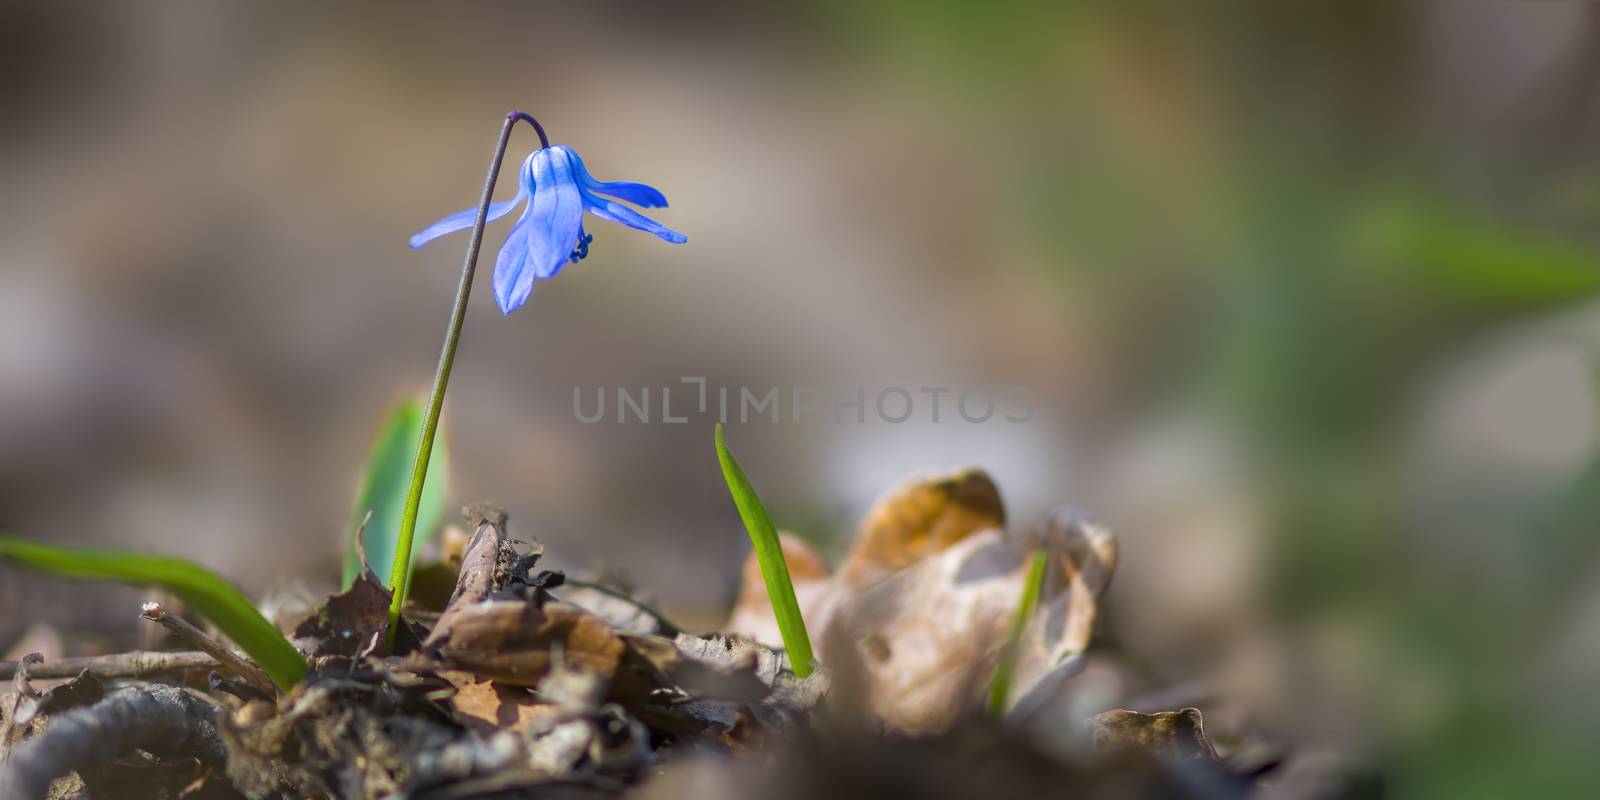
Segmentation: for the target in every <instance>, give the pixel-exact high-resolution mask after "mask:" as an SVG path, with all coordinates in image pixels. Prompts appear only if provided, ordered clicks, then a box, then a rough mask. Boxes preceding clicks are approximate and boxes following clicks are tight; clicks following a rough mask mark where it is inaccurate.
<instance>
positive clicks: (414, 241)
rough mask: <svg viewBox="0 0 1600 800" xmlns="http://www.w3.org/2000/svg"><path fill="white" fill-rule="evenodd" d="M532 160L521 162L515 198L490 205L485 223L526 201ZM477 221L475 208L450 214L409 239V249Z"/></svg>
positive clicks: (530, 178) (530, 158)
mask: <svg viewBox="0 0 1600 800" xmlns="http://www.w3.org/2000/svg"><path fill="white" fill-rule="evenodd" d="M532 160H533V156H528V160H527V161H524V162H522V171H521V175H520V176H519V177H520V180H518V181H517V194H516V196H514V197H512V198H511V199H510V200H502V201H500V202H498V203H490V204H489V215H488V216H487V217H486V218H485V219H484V221H485V222H488V221H490V220H497V219H499V218H501V217H503V216H505V215H506V214H507V213H509V212H510V211H511V209H513V208H516V206H517V204H518V203H520V202H522V201H523V200H526V199H528V192H529V191H530V190H531V189H532V185H531V181H532V173H531V172H530V171H529V170H528V164H529V162H531V161H532ZM477 221H478V209H477V207H476V206H474V207H472V208H469V209H465V210H463V211H457V212H456V213H454V214H451V215H449V216H447V217H445V218H443V219H441V220H439V221H438V222H435V223H433V224H432V225H429V226H428V227H426V228H423V229H422V230H421V232H419V233H417V235H415V236H413V237H411V248H412V249H413V250H414V249H416V248H418V247H421V246H423V245H425V244H427V243H428V242H431V241H433V240H434V239H437V238H439V237H440V236H443V235H445V234H447V233H455V232H456V231H459V230H465V229H467V228H470V227H472V225H473V223H475V222H477Z"/></svg>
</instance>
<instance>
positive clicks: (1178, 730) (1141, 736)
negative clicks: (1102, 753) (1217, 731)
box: [1094, 708, 1218, 761]
mask: <svg viewBox="0 0 1600 800" xmlns="http://www.w3.org/2000/svg"><path fill="white" fill-rule="evenodd" d="M1094 746H1095V749H1096V750H1116V749H1119V748H1123V747H1137V748H1140V749H1142V750H1148V751H1149V752H1152V753H1155V754H1156V755H1159V756H1163V757H1166V758H1198V759H1202V760H1205V761H1217V760H1218V757H1217V751H1216V749H1215V748H1213V747H1212V746H1211V742H1210V741H1208V740H1207V739H1206V731H1205V725H1204V723H1203V722H1202V720H1201V718H1200V709H1198V708H1185V709H1183V710H1181V711H1162V712H1160V713H1156V714H1140V713H1139V712H1137V711H1127V710H1124V709H1117V710H1115V711H1107V712H1105V713H1104V714H1101V715H1099V716H1097V717H1095V718H1094Z"/></svg>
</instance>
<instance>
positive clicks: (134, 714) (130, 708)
mask: <svg viewBox="0 0 1600 800" xmlns="http://www.w3.org/2000/svg"><path fill="white" fill-rule="evenodd" d="M216 714H217V709H216V708H215V707H213V706H211V705H210V704H208V703H206V702H205V701H203V700H201V699H199V698H197V697H196V696H194V695H192V694H190V693H189V692H186V691H184V690H183V689H180V688H178V687H176V686H166V685H154V686H149V687H130V688H126V689H119V690H117V691H116V692H113V693H111V694H110V695H108V696H106V698H105V699H104V700H101V701H100V702H98V703H95V704H94V705H92V706H89V707H88V708H80V709H76V710H73V711H68V712H65V713H63V714H61V715H59V716H57V717H55V718H54V719H52V720H51V721H50V725H49V727H47V728H46V729H45V731H44V733H42V734H40V735H38V736H35V737H34V738H32V739H29V740H28V741H26V742H23V743H22V744H19V745H17V747H16V749H15V750H13V751H12V758H11V761H10V762H9V763H7V764H6V765H5V766H3V767H0V797H5V798H8V800H10V799H11V798H16V800H43V798H44V797H45V795H46V793H47V792H48V791H49V789H50V782H51V781H53V780H55V779H56V778H59V777H61V776H62V775H65V774H67V773H69V772H74V771H77V770H82V769H89V768H93V767H97V766H103V765H105V764H107V763H109V762H110V761H111V760H112V759H115V758H117V757H118V756H121V755H123V754H124V753H127V752H129V751H130V750H133V749H135V748H137V749H139V750H144V751H146V752H149V753H152V754H155V755H157V756H160V757H162V758H182V757H193V758H196V759H199V761H200V763H202V764H208V765H215V764H221V763H222V761H223V759H224V758H225V755H226V754H225V751H224V749H223V745H222V741H221V740H220V739H219V738H218V737H217V729H216Z"/></svg>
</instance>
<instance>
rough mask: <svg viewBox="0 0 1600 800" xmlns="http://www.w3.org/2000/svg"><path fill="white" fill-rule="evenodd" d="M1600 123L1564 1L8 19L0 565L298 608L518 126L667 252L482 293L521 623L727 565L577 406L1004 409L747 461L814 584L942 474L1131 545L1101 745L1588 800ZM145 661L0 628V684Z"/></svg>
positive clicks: (596, 252)
mask: <svg viewBox="0 0 1600 800" xmlns="http://www.w3.org/2000/svg"><path fill="white" fill-rule="evenodd" d="M1597 78H1600V14H1597V7H1596V5H1595V4H1593V3H1589V2H1579V1H1578V0H1573V1H1572V2H1565V1H1563V0H1547V1H1545V2H1509V0H1499V1H1494V0H1438V1H1437V2H1424V3H1408V2H1381V1H1380V2H1332V1H1330V2H1312V3H1279V2H1272V1H1271V0H1235V1H1232V2H1213V3H1204V4H1201V3H1192V2H1185V1H1184V0H1172V1H1171V2H1149V3H1133V4H1112V3H1105V4H1095V3H1039V4H1034V3H1021V2H995V3H963V2H957V1H956V0H949V1H948V2H947V1H945V0H938V1H937V2H919V3H894V2H885V3H852V2H824V3H815V4H801V5H799V6H797V7H794V8H787V9H785V8H781V7H779V6H776V5H765V4H741V3H691V4H664V3H663V4H637V5H635V4H620V3H611V2H587V3H574V4H563V5H556V4H545V3H540V4H533V3H525V4H490V3H483V4H449V5H440V6H435V7H431V8H421V7H408V6H405V5H403V4H381V5H380V4H371V5H364V4H352V5H341V6H339V7H332V6H331V5H328V4H304V5H302V4H293V3H274V4H261V5H256V6H245V5H243V4H228V3H201V2H139V3H93V4H90V3H68V2H19V1H18V0H11V1H10V2H6V3H4V4H3V5H0V176H3V180H0V415H3V417H0V526H3V527H4V528H6V529H8V530H10V531H12V532H15V533H19V534H23V535H26V536H29V537H33V538H37V539H40V540H45V541H50V542H54V543H61V544H75V545H87V544H96V545H115V546H118V547H126V548H132V549H140V550H149V551H157V552H164V553H174V554H183V555H187V556H189V557H191V558H193V559H195V560H198V561H201V562H203V563H205V564H207V565H209V566H212V567H214V568H216V569H217V570H219V571H220V572H222V573H223V574H225V575H227V576H229V577H230V578H233V579H234V580H236V581H237V582H238V583H240V584H241V585H242V586H244V587H246V588H247V589H249V590H251V591H254V592H269V591H273V590H276V589H280V588H282V587H284V586H286V585H303V586H306V587H309V588H310V589H312V590H320V589H325V588H327V587H328V586H330V585H331V584H332V583H333V582H334V581H335V580H336V576H337V570H338V563H339V557H340V553H341V544H342V543H341V537H342V536H343V531H344V527H345V524H346V522H347V519H348V516H349V514H350V504H351V502H352V500H353V498H354V495H355V491H356V482H357V472H358V469H359V466H360V464H361V462H362V459H363V457H364V453H365V451H366V448H367V447H368V445H369V444H370V442H371V440H372V437H373V435H374V433H375V431H376V428H377V425H378V423H379V420H380V417H381V415H382V414H383V411H384V409H385V408H386V407H387V406H388V405H389V404H390V403H391V402H392V401H393V400H394V399H395V398H397V397H400V396H403V395H405V394H407V393H418V392H422V391H425V389H426V386H427V382H428V380H429V378H430V377H431V375H432V370H433V361H434V358H435V355H436V353H437V350H438V342H439V337H440V334H441V332H442V329H443V326H444V322H445V319H446V317H447V314H448V310H449V305H450V297H451V294H452V291H453V286H454V284H455V281H456V277H457V269H458V266H459V259H460V253H461V248H462V247H463V246H464V237H460V236H458V237H455V238H452V239H448V240H444V241H441V242H438V243H436V244H434V245H431V246H430V247H428V248H426V249H424V250H421V251H412V250H409V249H408V248H407V247H406V244H405V243H406V239H407V237H408V236H409V235H410V234H411V233H412V232H414V231H415V230H417V229H419V228H420V227H421V226H423V225H424V224H426V223H428V222H430V221H432V220H433V219H435V218H436V217H438V216H440V215H442V214H443V213H446V212H449V211H454V210H456V209H458V208H462V207H465V206H467V205H469V204H470V203H472V202H473V201H474V200H475V199H476V195H477V191H478V187H479V185H480V181H481V179H482V171H483V169H484V164H485V162H486V159H487V157H488V155H489V152H488V151H489V148H490V145H491V144H492V143H493V140H494V136H495V132H496V130H497V128H498V126H499V123H500V119H501V117H502V115H503V114H504V113H505V112H506V111H507V110H508V109H510V108H513V107H515V108H521V109H524V110H528V111H530V112H533V113H535V114H537V115H538V116H539V117H540V118H541V119H542V120H543V121H544V122H545V124H546V126H547V127H548V128H549V129H550V131H551V133H552V135H553V137H554V139H555V140H556V141H557V142H562V143H567V144H571V145H574V146H576V147H578V148H579V149H580V150H581V151H582V152H583V154H584V156H585V158H586V160H587V161H588V164H589V166H590V168H591V169H592V170H593V171H594V172H595V173H596V174H597V175H599V176H600V177H601V178H602V179H631V180H641V181H646V182H649V183H652V184H654V185H656V186H659V187H661V188H662V189H663V190H664V191H665V192H666V193H667V195H668V196H669V198H670V199H671V200H672V207H671V208H670V209H664V210H661V211H660V213H659V214H658V215H657V217H658V218H659V219H661V220H662V221H663V222H665V223H666V224H668V225H670V226H672V227H674V228H676V229H678V230H682V231H684V232H686V233H687V234H688V236H689V243H688V244H687V245H686V246H683V247H669V246H666V245H664V244H662V243H660V242H658V241H656V240H654V239H652V238H650V237H648V236H645V235H643V234H639V233H636V232H633V231H629V230H626V229H623V228H620V227H617V226H613V225H606V224H603V223H595V224H591V225H590V231H591V232H592V233H594V234H595V235H596V240H595V243H594V246H593V249H592V255H591V258H590V260H588V261H585V262H583V263H581V264H579V265H576V266H573V267H569V268H568V270H567V271H566V272H565V273H563V274H562V275H561V276H560V278H559V279H558V280H556V281H553V282H550V283H545V284H541V285H540V286H539V287H538V288H537V290H536V291H535V293H534V296H533V298H532V300H531V302H530V304H529V305H528V306H527V307H526V308H525V309H524V310H522V311H520V312H518V313H517V314H515V315H514V316H511V317H502V316H500V315H499V313H498V312H497V311H496V309H495V308H494V306H493V302H492V299H491V297H490V295H489V292H488V291H487V282H485V281H480V284H479V287H478V293H477V295H476V296H475V297H474V298H473V305H472V309H471V315H470V316H469V319H468V322H467V328H466V335H465V340H464V344H463V349H462V351H461V357H460V359H459V361H458V363H457V369H456V373H455V378H454V382H453V384H452V389H451V393H450V396H449V402H448V404H447V409H446V427H447V432H448V436H449V440H450V452H451V460H452V470H451V476H450V478H451V495H452V498H453V500H456V501H468V500H493V501H496V502H499V503H501V504H503V505H505V506H506V507H507V508H508V509H509V510H510V512H511V515H512V522H513V528H514V532H516V533H519V534H521V535H526V536H534V537H538V538H539V539H541V540H543V541H544V542H545V543H546V545H547V548H548V553H549V560H548V562H547V563H548V564H549V565H551V566H556V567H565V568H568V569H574V570H594V571H600V572H604V573H606V574H609V575H612V576H616V577H618V578H622V579H626V580H628V581H630V582H632V583H633V584H634V585H637V586H639V587H641V588H642V589H644V590H646V591H648V592H649V593H651V594H652V595H654V596H655V597H658V598H659V599H660V601H661V604H662V605H663V607H664V608H665V609H666V610H667V611H668V612H669V613H671V614H674V615H677V616H680V617H681V618H683V619H685V620H691V621H695V622H698V623H700V624H703V625H706V626H711V625H714V624H716V621H717V619H718V617H719V615H721V614H722V613H725V610H726V608H727V606H728V605H729V604H730V603H731V601H732V598H733V594H734V591H735V585H734V584H735V581H736V576H737V570H738V565H739V563H740V562H741V561H742V559H743V558H744V555H745V553H746V552H747V549H748V544H747V542H746V540H745V537H744V533H743V531H742V529H741V527H740V526H739V523H738V520H737V517H736V515H735V513H734V511H733V508H732V506H731V503H730V502H729V500H728V497H727V494H726V490H725V489H724V487H723V485H722V482H721V477H720V475H719V473H718V471H717V468H716V466H715V461H714V457H713V453H712V448H711V429H710V419H709V418H707V417H693V418H691V421H690V422H689V423H687V424H681V425H669V424H651V425H641V424H636V423H634V424H615V423H613V422H605V423H601V424H594V425H585V424H582V423H581V422H579V421H578V420H577V419H576V417H575V415H574V413H573V409H572V391H573V389H574V387H578V388H580V389H583V390H585V391H589V392H592V391H594V390H595V389H596V388H597V387H609V388H610V389H611V390H614V387H619V386H625V387H633V388H638V387H647V386H648V387H660V386H674V385H677V383H678V381H679V379H680V377H683V376H704V377H706V378H707V380H708V382H709V383H710V385H711V386H713V387H716V386H730V387H751V388H753V389H756V390H764V389H765V388H767V387H782V388H785V389H787V388H788V387H796V386H818V387H829V386H839V387H848V388H850V389H853V388H854V387H857V386H861V387H866V388H867V389H868V391H869V392H870V391H873V390H874V389H875V388H877V387H884V386H889V385H900V386H907V387H912V388H916V387H921V386H954V387H968V386H992V387H999V388H1005V387H1012V386H1025V387H1028V388H1030V389H1031V390H1033V391H1034V393H1035V395H1034V401H1033V406H1034V409H1035V412H1036V414H1035V416H1034V418H1033V419H1032V420H1031V421H1030V422H1028V423H1027V424H1007V423H1004V422H1000V421H991V422H989V423H985V424H967V423H964V422H962V421H961V420H960V419H959V418H955V417H953V416H952V415H950V414H949V413H948V408H947V409H946V413H945V415H944V416H943V417H942V419H941V422H940V423H939V424H933V423H931V422H930V421H929V419H928V417H927V415H926V413H925V412H924V413H919V414H918V415H917V417H916V418H915V419H914V420H913V421H912V422H908V423H905V424H900V425H890V424H883V423H881V422H880V423H876V424H873V423H871V422H869V423H868V424H855V423H853V422H846V423H843V424H836V423H834V422H832V421H831V420H830V419H829V415H827V414H822V415H819V416H816V417H812V418H810V419H808V420H806V421H803V422H801V423H798V424H795V423H783V424H772V423H754V422H752V423H750V424H746V425H735V426H734V427H733V428H732V429H731V430H730V441H731V442H732V444H733V446H734V448H735V450H736V451H737V452H738V453H739V455H740V456H741V459H742V460H743V462H744V466H745V468H746V470H747V471H748V472H749V473H750V474H751V475H752V477H753V478H754V480H755V482H756V484H757V486H758V487H759V488H760V489H761V490H762V492H763V495H764V496H765V498H766V499H767V502H768V504H769V505H770V506H771V507H772V509H773V511H774V514H775V516H776V517H777V518H778V520H779V523H780V524H781V525H784V526H786V527H789V528H791V529H793V530H795V531H796V532H797V533H800V534H802V535H804V536H807V537H809V538H811V539H813V540H814V541H817V542H819V543H821V544H822V546H823V547H824V549H825V550H826V551H827V552H829V553H830V554H832V555H834V556H835V557H836V556H837V555H838V554H839V553H841V552H842V550H843V549H844V548H845V547H846V546H847V545H848V542H849V538H850V535H851V531H852V528H853V526H854V524H855V521H856V520H857V519H858V518H859V516H860V515H861V513H862V512H863V511H864V510H865V508H866V507H867V505H868V504H869V503H870V502H871V500H872V498H873V497H874V496H875V495H877V494H878V493H879V492H881V491H883V490H884V489H886V488H888V487H889V486H890V485H892V484H893V483H895V482H896V481H898V480H899V479H900V478H902V477H903V476H905V475H907V474H909V473H911V472H913V471H915V470H918V469H922V468H928V467H941V466H953V465H965V464H976V465H981V466H983V467H985V468H987V469H989V470H990V471H991V472H992V474H994V475H995V476H996V478H997V480H998V481H999V482H1000V485H1001V488H1002V491H1003V492H1004V494H1005V496H1006V500H1007V503H1008V507H1009V510H1010V512H1011V516H1012V518H1013V520H1014V522H1015V524H1017V525H1019V526H1026V525H1027V524H1028V523H1029V522H1030V521H1031V520H1032V519H1033V518H1035V517H1036V516H1037V515H1039V514H1040V513H1042V512H1043V511H1045V510H1046V509H1048V508H1050V507H1052V506H1054V505H1056V504H1058V503H1071V504H1074V505H1076V506H1078V507H1080V508H1082V509H1084V510H1085V511H1088V512H1089V513H1091V514H1093V515H1095V516H1097V517H1099V518H1100V519H1102V520H1104V521H1105V522H1107V523H1108V524H1109V525H1110V526H1111V527H1113V528H1114V529H1115V530H1116V531H1117V532H1118V533H1119V535H1120V537H1121V541H1122V545H1123V558H1122V561H1121V565H1120V567H1119V570H1120V571H1119V574H1118V576H1117V579H1116V581H1115V582H1114V583H1113V588H1112V591H1111V593H1110V596H1109V598H1108V599H1107V611H1106V619H1105V621H1104V630H1103V631H1102V634H1101V636H1100V638H1099V639H1098V640H1097V641H1098V644H1097V648H1098V652H1097V656H1096V659H1097V660H1092V662H1091V665H1090V669H1089V671H1088V672H1087V673H1086V674H1085V675H1084V676H1082V686H1083V688H1082V693H1083V695H1084V698H1085V699H1083V700H1082V703H1083V707H1084V709H1085V710H1086V711H1095V710H1099V708H1095V707H1094V705H1095V703H1096V702H1102V701H1103V702H1105V703H1115V702H1119V698H1126V697H1129V696H1133V695H1135V694H1136V693H1137V691H1154V692H1162V691H1166V692H1169V693H1175V694H1171V696H1172V697H1173V698H1174V699H1177V698H1189V697H1198V698H1200V699H1198V700H1196V701H1195V702H1198V703H1200V704H1201V707H1202V709H1203V710H1204V711H1205V712H1206V714H1207V715H1208V716H1207V720H1208V724H1215V725H1217V726H1219V727H1227V726H1229V725H1230V724H1231V725H1233V726H1234V727H1238V728H1240V729H1249V730H1253V731H1256V732H1258V734H1259V736H1260V737H1261V738H1263V739H1265V740H1268V741H1272V742H1276V743H1278V744H1279V745H1282V746H1285V747H1290V748H1295V749H1297V750H1299V751H1302V752H1304V751H1313V752H1325V753H1327V754H1328V758H1329V759H1330V763H1338V764H1340V765H1343V766H1341V767H1340V769H1347V770H1349V771H1351V772H1353V773H1356V774H1360V775H1363V776H1366V777H1365V778H1364V779H1363V780H1367V781H1370V784H1369V785H1372V786H1381V787H1384V788H1386V789H1388V790H1390V791H1392V792H1393V793H1394V794H1396V795H1398V796H1438V797H1473V796H1483V797H1499V796H1532V795H1533V793H1535V792H1542V793H1547V794H1569V793H1570V794H1582V793H1583V791H1584V790H1585V789H1588V790H1590V791H1592V790H1594V789H1595V788H1596V773H1595V771H1594V767H1593V757H1592V752H1591V751H1592V750H1593V747H1594V732H1595V731H1596V730H1600V701H1597V700H1596V683H1595V675H1596V674H1600V547H1597V545H1600V530H1597V525H1600V460H1597V455H1600V454H1597V450H1596V443H1597V436H1596V422H1595V412H1596V408H1597V404H1596V396H1595V387H1596V382H1595V376H1596V374H1597V373H1596V363H1597V355H1600V306H1597V305H1596V304H1595V303H1594V302H1593V300H1592V297H1593V295H1594V293H1595V292H1596V291H1597V290H1600V249H1597V245H1600V239H1597V237H1596V230H1597V227H1596V225H1595V220H1596V215H1597V213H1600V173H1597V169H1596V168H1597V166H1600V161H1597V156H1600V149H1597V148H1596V146H1595V144H1596V142H1597V141H1600V140H1597V138H1596V137H1597V135H1600V128H1597V113H1596V112H1597V111H1600V104H1597V96H1596V94H1597V87H1596V79H1597ZM531 138H532V137H531V135H529V134H528V133H527V132H526V131H519V132H518V134H517V138H516V139H515V140H514V150H521V151H522V152H523V153H525V152H526V151H527V150H528V149H529V148H530V147H531V146H532V141H531ZM518 159H520V155H517V154H516V153H513V155H512V156H511V159H510V161H511V163H513V164H514V163H515V162H516V160H518ZM508 174H510V173H509V172H508ZM508 192H509V189H507V188H503V191H502V194H506V193H508ZM505 227H506V226H505V225H504V224H502V225H499V226H495V227H493V228H491V230H490V233H489V236H488V239H487V244H486V246H487V247H488V248H491V251H492V249H493V248H497V247H498V245H499V241H500V237H501V236H502V235H503V232H504V229H505ZM674 399H675V401H676V400H678V399H679V398H678V397H675V398H674ZM675 410H676V409H675ZM135 613H136V612H135V610H134V605H133V604H132V603H131V601H130V595H129V593H127V592H126V591H124V590H117V589H111V588H106V587H98V586H64V585H62V584H58V583H55V582H52V581H48V580H43V579H39V578H34V577H29V576H24V575H22V574H20V573H17V572H15V571H12V570H5V571H3V572H0V647H3V646H5V645H6V644H7V643H9V642H11V641H12V640H13V639H14V638H15V637H16V636H18V635H20V634H21V632H22V631H23V630H24V629H25V628H27V627H29V626H30V625H33V624H35V623H48V624H50V625H53V626H56V627H57V628H59V629H60V630H63V631H68V632H70V634H71V636H70V637H69V641H70V642H73V643H74V644H73V646H75V647H90V646H92V645H91V644H86V643H91V642H93V641H95V640H96V639H97V637H99V638H113V639H114V638H115V637H118V636H122V637H126V636H127V635H128V633H129V631H130V630H131V629H132V628H133V627H134V622H133V620H134V614H135ZM1186 701H1187V700H1186ZM1214 720H1215V722H1213V721H1214ZM1230 720H1231V722H1230Z"/></svg>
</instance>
